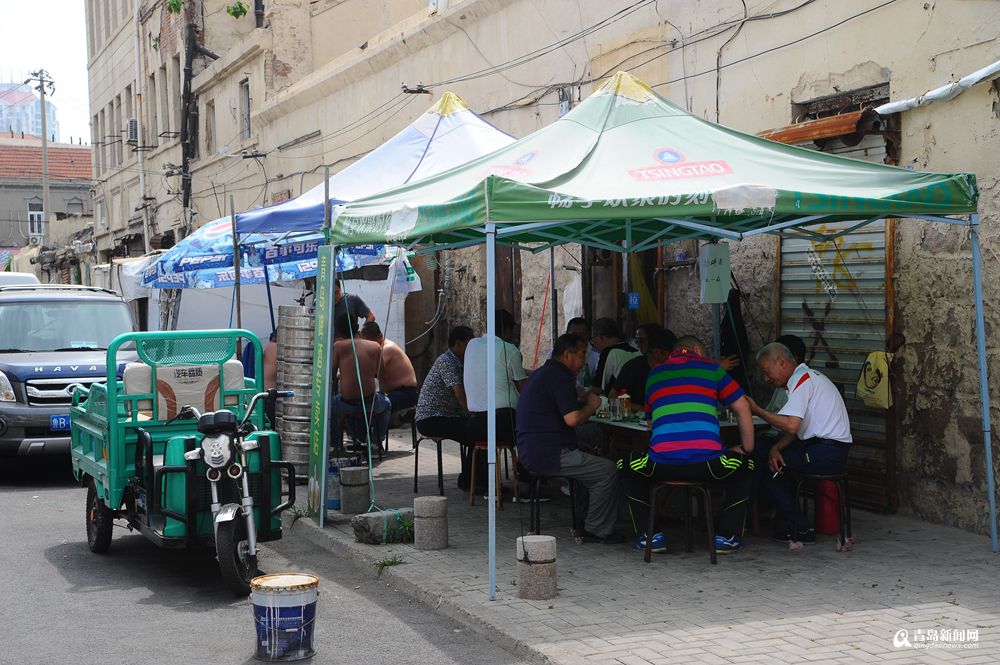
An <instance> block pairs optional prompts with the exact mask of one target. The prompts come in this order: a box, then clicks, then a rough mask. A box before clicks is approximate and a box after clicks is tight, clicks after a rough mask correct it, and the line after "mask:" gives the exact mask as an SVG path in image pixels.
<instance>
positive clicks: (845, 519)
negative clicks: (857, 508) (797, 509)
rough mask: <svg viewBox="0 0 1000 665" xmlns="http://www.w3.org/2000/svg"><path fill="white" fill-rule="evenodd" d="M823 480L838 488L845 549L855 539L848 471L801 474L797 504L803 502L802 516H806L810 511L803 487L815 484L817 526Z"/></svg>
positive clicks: (798, 480) (841, 540)
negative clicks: (817, 493)
mask: <svg viewBox="0 0 1000 665" xmlns="http://www.w3.org/2000/svg"><path fill="white" fill-rule="evenodd" d="M821 480H829V481H831V482H832V483H834V484H835V485H836V486H837V512H838V515H839V516H840V541H839V542H840V546H841V547H845V546H846V545H847V544H848V543H849V542H850V540H851V539H852V538H853V535H852V534H851V495H850V492H849V491H848V483H847V471H844V472H843V473H831V474H817V473H800V474H797V480H796V482H795V503H799V502H800V501H801V505H802V514H803V515H806V514H807V513H808V509H809V501H808V497H807V496H806V495H805V494H804V493H803V492H802V486H803V485H805V484H806V483H812V484H813V524H816V517H817V512H818V507H819V501H818V500H817V496H816V488H817V486H818V484H819V482H820V481H821Z"/></svg>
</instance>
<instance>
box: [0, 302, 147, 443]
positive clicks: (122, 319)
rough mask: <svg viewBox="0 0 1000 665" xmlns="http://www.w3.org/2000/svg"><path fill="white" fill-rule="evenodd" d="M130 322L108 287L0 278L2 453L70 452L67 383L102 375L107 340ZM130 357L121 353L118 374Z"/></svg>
mask: <svg viewBox="0 0 1000 665" xmlns="http://www.w3.org/2000/svg"><path fill="white" fill-rule="evenodd" d="M134 330H135V324H134V322H133V320H132V313H131V310H130V309H129V307H128V305H127V304H126V303H125V301H124V300H123V299H122V297H121V296H119V295H118V294H116V293H114V292H113V291H108V290H107V289H101V288H97V287H90V286H73V285H66V284H19V285H16V286H0V457H4V456H12V455H33V454H40V453H68V452H69V447H70V446H69V441H70V439H69V425H70V423H69V408H70V402H71V399H72V392H73V386H74V385H76V384H79V385H83V386H90V384H92V383H94V382H97V381H106V380H107V369H106V365H105V362H106V351H107V347H108V345H109V344H110V343H111V341H112V340H113V339H114V338H115V337H117V336H118V335H121V334H123V333H127V332H133V331H134ZM133 359H134V354H132V356H131V357H128V358H126V357H125V356H124V355H123V356H122V357H120V358H119V362H118V367H117V373H118V376H119V377H120V376H121V372H122V368H124V366H125V363H126V362H127V361H129V360H133Z"/></svg>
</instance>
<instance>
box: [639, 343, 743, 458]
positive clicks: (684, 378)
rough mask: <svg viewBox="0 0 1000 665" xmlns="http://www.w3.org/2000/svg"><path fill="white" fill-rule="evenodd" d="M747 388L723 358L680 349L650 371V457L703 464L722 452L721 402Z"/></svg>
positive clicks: (648, 401) (648, 397) (648, 399)
mask: <svg viewBox="0 0 1000 665" xmlns="http://www.w3.org/2000/svg"><path fill="white" fill-rule="evenodd" d="M743 395H744V393H743V389H742V388H740V386H739V384H738V383H736V382H735V381H733V379H732V377H730V376H729V375H728V374H726V370H724V369H722V367H720V366H719V364H718V363H717V362H714V361H712V360H707V359H705V358H702V357H701V356H698V355H696V354H694V353H691V352H689V351H686V350H680V351H675V352H674V353H672V354H670V357H669V358H667V361H666V362H665V363H663V364H662V365H657V366H656V367H654V368H653V369H652V370H650V372H649V378H648V379H647V380H646V413H647V415H648V417H650V418H651V419H652V421H653V431H652V437H651V438H650V441H649V457H650V459H652V460H653V461H654V462H656V463H657V464H697V463H699V462H707V461H708V460H712V459H715V458H716V457H720V456H721V455H722V454H723V453H724V452H725V451H726V448H725V447H724V446H723V445H722V440H721V438H720V437H719V413H718V411H717V409H716V405H717V404H718V403H719V402H722V403H723V404H724V405H726V406H729V405H731V404H732V403H733V402H735V401H736V400H738V399H739V398H741V397H743Z"/></svg>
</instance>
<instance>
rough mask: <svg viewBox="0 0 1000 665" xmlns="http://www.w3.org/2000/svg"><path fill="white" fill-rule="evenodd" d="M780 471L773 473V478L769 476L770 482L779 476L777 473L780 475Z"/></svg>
mask: <svg viewBox="0 0 1000 665" xmlns="http://www.w3.org/2000/svg"><path fill="white" fill-rule="evenodd" d="M781 471H782V469H778V470H777V471H775V472H774V475H773V476H771V480H774V479H775V478H777V477H778V474H779V473H781Z"/></svg>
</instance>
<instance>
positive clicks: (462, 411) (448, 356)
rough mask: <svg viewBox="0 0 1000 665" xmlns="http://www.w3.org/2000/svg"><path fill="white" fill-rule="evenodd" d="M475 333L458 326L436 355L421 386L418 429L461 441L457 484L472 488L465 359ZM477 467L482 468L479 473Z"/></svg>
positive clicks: (480, 484)
mask: <svg viewBox="0 0 1000 665" xmlns="http://www.w3.org/2000/svg"><path fill="white" fill-rule="evenodd" d="M474 337H475V334H474V333H473V332H472V328H469V327H468V326H455V327H454V328H452V329H451V333H450V334H449V335H448V350H447V351H445V352H444V353H443V354H441V355H440V356H438V357H437V360H435V361H434V364H433V365H431V369H430V371H429V372H427V376H426V377H425V378H424V384H423V385H422V386H421V387H420V397H419V399H418V400H417V413H416V422H417V431H418V432H420V433H421V434H422V435H424V436H429V437H434V438H439V439H450V440H451V441H458V442H459V443H460V444H461V445H462V448H463V451H462V473H461V474H459V476H458V488H459V489H460V490H464V491H467V490H468V489H469V463H470V461H471V455H472V448H471V446H469V442H468V438H467V436H466V431H465V427H466V424H467V423H468V422H469V409H468V403H467V402H466V400H465V388H464V387H463V385H462V381H463V379H462V360H463V359H464V358H465V347H466V346H468V344H469V340H471V339H472V338H474ZM478 469H482V473H481V474H480V473H479V471H478ZM486 471H487V467H486V465H485V464H483V465H480V466H479V467H478V468H477V475H481V476H482V478H481V479H479V478H477V479H476V485H477V491H478V489H483V488H485V487H486Z"/></svg>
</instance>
